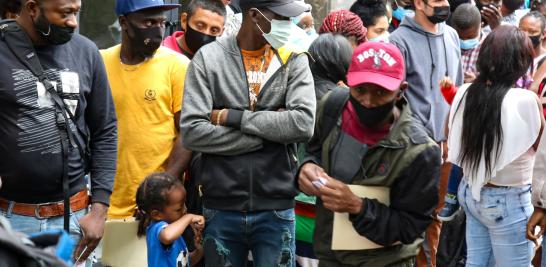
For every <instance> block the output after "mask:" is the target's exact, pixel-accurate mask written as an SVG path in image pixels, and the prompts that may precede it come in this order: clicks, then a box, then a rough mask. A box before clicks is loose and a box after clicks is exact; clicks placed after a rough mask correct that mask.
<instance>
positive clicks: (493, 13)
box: [482, 6, 502, 30]
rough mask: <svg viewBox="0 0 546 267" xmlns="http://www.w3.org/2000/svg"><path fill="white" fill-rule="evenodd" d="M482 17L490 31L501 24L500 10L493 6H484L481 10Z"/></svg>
mask: <svg viewBox="0 0 546 267" xmlns="http://www.w3.org/2000/svg"><path fill="white" fill-rule="evenodd" d="M482 17H483V18H484V19H485V21H486V22H487V24H488V25H489V27H491V30H494V29H495V28H497V27H498V26H499V25H500V24H501V20H502V13H501V11H500V8H497V7H494V6H484V7H483V9H482Z"/></svg>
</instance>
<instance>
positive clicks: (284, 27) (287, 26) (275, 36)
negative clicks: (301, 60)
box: [256, 10, 303, 49]
mask: <svg viewBox="0 0 546 267" xmlns="http://www.w3.org/2000/svg"><path fill="white" fill-rule="evenodd" d="M258 12H260V14H261V15H262V16H263V17H264V18H265V19H266V20H267V21H269V22H270V23H271V31H269V33H265V32H264V31H263V30H262V28H260V25H258V24H257V23H256V26H258V29H260V31H261V32H262V34H263V37H264V38H265V40H266V41H267V42H268V43H269V44H270V45H271V47H273V48H274V49H279V48H281V47H282V46H284V45H285V44H286V43H288V41H289V40H290V37H291V36H292V32H293V31H294V29H295V28H298V29H300V28H299V27H298V26H297V25H295V24H294V23H292V21H290V20H277V19H273V20H269V19H268V18H267V17H266V16H264V14H263V13H262V12H261V11H260V10H258ZM300 30H301V29H300ZM302 31H303V30H302Z"/></svg>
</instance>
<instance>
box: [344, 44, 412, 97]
mask: <svg viewBox="0 0 546 267" xmlns="http://www.w3.org/2000/svg"><path fill="white" fill-rule="evenodd" d="M405 72H406V70H405V66H404V58H403V57H402V53H401V52H400V50H399V49H398V48H397V47H396V46H395V45H393V44H389V43H384V42H365V43H363V44H361V45H359V46H358V47H357V48H356V49H355V51H354V53H353V59H352V61H351V65H350V66H349V71H348V74H347V84H348V85H349V86H358V85H360V84H363V83H373V84H375V85H378V86H381V87H383V88H385V89H387V90H390V91H394V90H396V89H398V88H399V87H400V84H401V83H402V81H404V75H405Z"/></svg>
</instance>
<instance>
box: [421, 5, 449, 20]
mask: <svg viewBox="0 0 546 267" xmlns="http://www.w3.org/2000/svg"><path fill="white" fill-rule="evenodd" d="M426 5H428V4H426ZM432 8H433V9H434V13H433V14H432V16H427V18H428V20H429V21H430V22H431V23H432V24H438V23H442V22H444V21H446V20H447V18H448V17H449V13H450V10H449V6H435V7H432Z"/></svg>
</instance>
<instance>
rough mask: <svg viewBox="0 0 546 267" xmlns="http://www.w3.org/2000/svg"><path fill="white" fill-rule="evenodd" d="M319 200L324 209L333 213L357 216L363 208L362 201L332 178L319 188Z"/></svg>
mask: <svg viewBox="0 0 546 267" xmlns="http://www.w3.org/2000/svg"><path fill="white" fill-rule="evenodd" d="M320 198H321V199H322V204H323V205H324V207H325V208H327V209H329V210H331V211H333V212H348V213H350V214H358V213H360V212H361V211H362V209H363V208H364V207H363V205H364V202H363V201H362V199H361V198H359V197H358V196H356V195H355V194H353V192H352V191H351V189H349V186H347V185H346V184H344V183H342V182H340V181H338V180H336V179H332V178H330V179H328V182H327V183H326V185H324V186H322V187H321V188H320Z"/></svg>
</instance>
